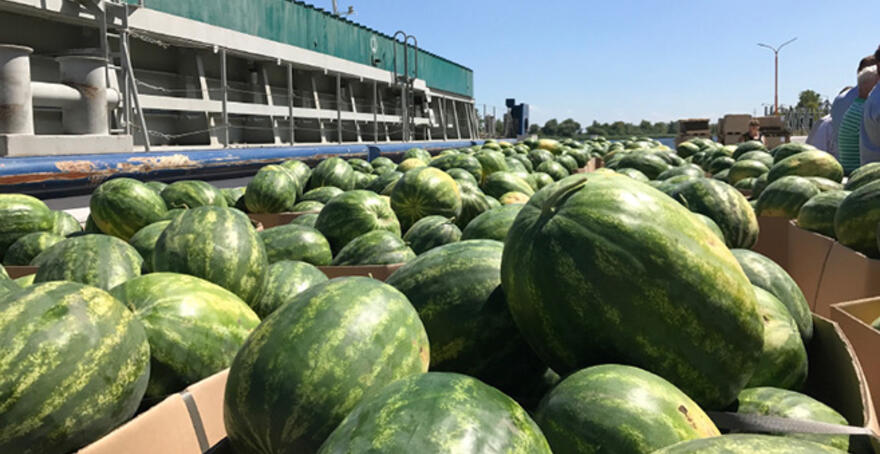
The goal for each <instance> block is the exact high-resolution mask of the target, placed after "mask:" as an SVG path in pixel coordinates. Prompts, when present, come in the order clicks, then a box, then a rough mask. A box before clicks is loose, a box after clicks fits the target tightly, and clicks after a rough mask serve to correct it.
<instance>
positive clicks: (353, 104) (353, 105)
mask: <svg viewBox="0 0 880 454" xmlns="http://www.w3.org/2000/svg"><path fill="white" fill-rule="evenodd" d="M346 86H347V87H348V97H349V99H350V100H351V111H352V112H354V113H358V110H357V103H356V100H355V98H354V85H353V83H352V81H350V80H349V81H348V83H347V84H346ZM354 129H355V131H356V132H357V141H358V143H361V142H363V141H364V139H363V137H361V124H360V123H358V122H357V120H355V121H354Z"/></svg>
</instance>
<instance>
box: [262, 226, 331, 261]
mask: <svg viewBox="0 0 880 454" xmlns="http://www.w3.org/2000/svg"><path fill="white" fill-rule="evenodd" d="M259 236H260V239H261V240H262V241H263V245H264V246H265V247H266V257H267V259H268V260H269V263H270V264H271V263H275V262H278V261H282V260H298V261H303V262H306V263H311V264H312V265H315V266H325V265H329V264H330V261H331V260H332V257H333V253H332V252H331V251H330V243H329V242H328V241H327V238H325V237H324V235H322V234H321V232H319V231H318V230H317V229H315V228H312V227H308V226H305V225H297V224H287V225H280V226H277V227H272V228H269V229H266V230H263V231H262V232H259Z"/></svg>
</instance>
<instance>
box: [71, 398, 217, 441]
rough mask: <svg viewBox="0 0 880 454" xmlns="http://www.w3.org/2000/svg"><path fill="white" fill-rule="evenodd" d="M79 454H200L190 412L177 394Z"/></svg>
mask: <svg viewBox="0 0 880 454" xmlns="http://www.w3.org/2000/svg"><path fill="white" fill-rule="evenodd" d="M79 453H80V454H121V453H125V454H155V453H165V454H201V453H202V449H201V447H200V445H199V440H198V438H197V437H196V433H195V431H194V430H193V426H192V421H191V420H190V415H189V411H188V410H187V408H186V403H184V400H183V397H181V395H180V394H175V395H173V396H170V397H168V398H166V399H165V400H163V401H162V402H160V403H159V404H158V405H156V406H154V407H153V408H150V409H149V410H147V411H145V412H144V413H141V414H140V415H138V416H137V417H136V418H134V419H132V420H131V421H129V422H127V423H125V424H124V425H122V426H120V427H118V428H117V429H116V430H114V431H113V432H110V433H109V434H107V435H105V436H104V437H103V438H101V439H100V440H98V441H96V442H94V443H92V444H90V445H89V446H86V447H85V448H83V449H82V450H80V451H79Z"/></svg>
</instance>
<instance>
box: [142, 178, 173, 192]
mask: <svg viewBox="0 0 880 454" xmlns="http://www.w3.org/2000/svg"><path fill="white" fill-rule="evenodd" d="M144 184H145V185H147V187H148V188H150V189H152V190H154V191H156V194H161V193H162V191H163V190H165V188H167V187H168V183H163V182H161V181H147V182H145V183H144Z"/></svg>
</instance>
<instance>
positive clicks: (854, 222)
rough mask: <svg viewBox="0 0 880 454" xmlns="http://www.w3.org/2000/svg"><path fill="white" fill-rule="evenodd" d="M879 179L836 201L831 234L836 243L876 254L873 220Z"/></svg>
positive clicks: (879, 216)
mask: <svg viewBox="0 0 880 454" xmlns="http://www.w3.org/2000/svg"><path fill="white" fill-rule="evenodd" d="M878 207H880V181H874V182H872V183H868V184H866V185H863V186H861V187H859V188H858V189H856V190H855V191H853V192H851V193H850V194H849V195H848V196H846V198H844V199H843V201H842V202H840V206H839V207H838V208H837V212H836V213H835V214H834V237H835V238H837V241H838V242H840V244H842V245H844V246H846V247H848V248H851V249H855V250H857V251H859V252H861V253H863V254H865V255H868V256H870V257H872V258H877V257H880V248H878V246H877V235H876V232H877V224H878V223H880V210H878Z"/></svg>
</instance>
